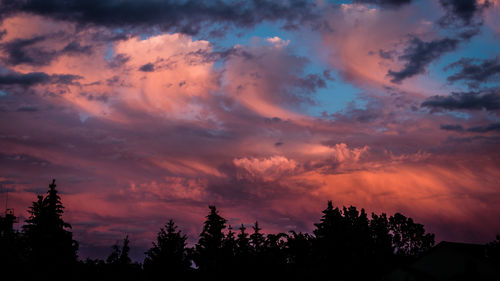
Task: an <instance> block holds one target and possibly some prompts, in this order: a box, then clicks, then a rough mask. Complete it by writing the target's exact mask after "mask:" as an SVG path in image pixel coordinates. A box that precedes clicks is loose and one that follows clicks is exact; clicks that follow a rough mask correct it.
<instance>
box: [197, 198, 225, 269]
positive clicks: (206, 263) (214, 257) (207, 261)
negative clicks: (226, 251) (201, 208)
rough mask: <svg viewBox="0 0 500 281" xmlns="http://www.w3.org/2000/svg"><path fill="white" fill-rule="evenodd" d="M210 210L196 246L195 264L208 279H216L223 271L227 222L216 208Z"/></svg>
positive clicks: (212, 207) (210, 207) (211, 207)
mask: <svg viewBox="0 0 500 281" xmlns="http://www.w3.org/2000/svg"><path fill="white" fill-rule="evenodd" d="M209 209H210V212H209V214H208V216H207V217H206V221H205V223H204V224H203V230H202V232H201V234H200V239H199V240H198V244H196V246H195V250H196V252H195V255H194V262H195V263H196V265H197V266H198V268H199V270H200V271H201V272H203V273H204V274H205V277H206V278H214V277H215V276H216V275H217V273H219V272H222V270H223V264H222V261H223V251H222V246H223V241H224V233H223V230H224V229H225V228H226V222H227V221H226V219H224V218H223V217H221V216H220V215H219V212H218V211H217V208H216V207H215V206H209Z"/></svg>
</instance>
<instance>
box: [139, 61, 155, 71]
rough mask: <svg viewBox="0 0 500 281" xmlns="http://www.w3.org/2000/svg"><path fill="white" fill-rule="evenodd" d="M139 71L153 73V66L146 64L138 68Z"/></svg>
mask: <svg viewBox="0 0 500 281" xmlns="http://www.w3.org/2000/svg"><path fill="white" fill-rule="evenodd" d="M139 70H140V71H143V72H153V71H155V65H154V64H152V63H146V64H144V65H142V66H141V67H139Z"/></svg>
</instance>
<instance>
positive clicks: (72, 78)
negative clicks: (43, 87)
mask: <svg viewBox="0 0 500 281" xmlns="http://www.w3.org/2000/svg"><path fill="white" fill-rule="evenodd" d="M82 78H83V77H82V76H79V75H72V74H52V75H48V74H47V73H43V72H30V73H9V74H3V75H1V74H0V85H4V86H7V85H20V86H33V85H36V84H62V85H70V84H74V83H76V80H80V79H82Z"/></svg>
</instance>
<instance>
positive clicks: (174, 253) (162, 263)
mask: <svg viewBox="0 0 500 281" xmlns="http://www.w3.org/2000/svg"><path fill="white" fill-rule="evenodd" d="M186 240H187V236H186V235H184V234H182V233H181V231H180V230H177V226H176V225H175V223H174V221H173V220H169V221H168V223H167V224H166V225H165V228H160V232H158V235H157V237H156V242H153V247H151V248H150V249H149V250H148V251H146V253H145V254H146V258H145V259H144V270H145V272H146V274H147V276H148V278H149V279H154V280H160V279H163V278H165V276H168V277H169V280H180V279H181V278H182V276H183V275H185V274H187V273H188V272H189V270H190V267H191V261H190V260H189V258H188V252H187V248H186Z"/></svg>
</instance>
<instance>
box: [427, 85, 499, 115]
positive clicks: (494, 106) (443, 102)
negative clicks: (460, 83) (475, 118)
mask: <svg viewBox="0 0 500 281" xmlns="http://www.w3.org/2000/svg"><path fill="white" fill-rule="evenodd" d="M421 106H422V107H428V108H431V109H433V110H440V109H446V110H483V109H485V110H499V109H500V90H498V89H493V90H485V91H480V92H460V93H452V94H451V95H449V96H433V97H430V98H428V99H427V100H426V101H424V102H423V103H422V105H421Z"/></svg>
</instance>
